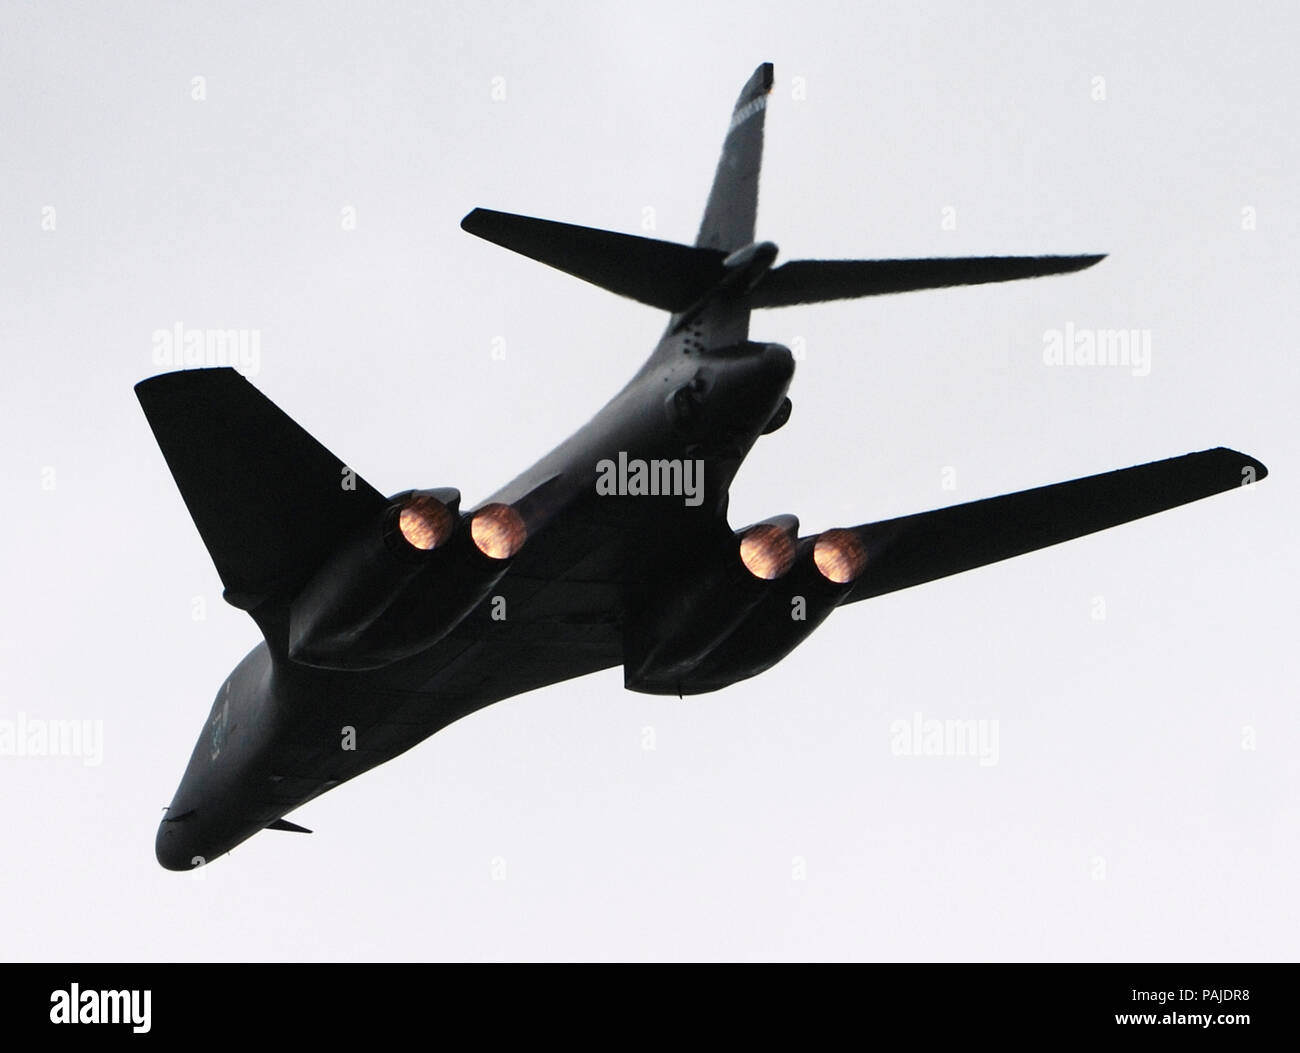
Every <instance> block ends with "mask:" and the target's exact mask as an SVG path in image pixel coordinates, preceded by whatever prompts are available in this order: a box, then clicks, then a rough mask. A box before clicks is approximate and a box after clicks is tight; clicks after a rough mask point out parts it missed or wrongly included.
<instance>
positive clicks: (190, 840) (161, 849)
mask: <svg viewBox="0 0 1300 1053" xmlns="http://www.w3.org/2000/svg"><path fill="white" fill-rule="evenodd" d="M154 855H155V856H157V857H158V862H159V863H160V864H161V865H162V866H163V867H164V868H165V869H167V870H193V869H194V868H195V867H196V866H201V865H202V864H201V863H196V862H195V859H197V858H199V856H198V853H197V852H195V851H194V836H193V821H192V819H190V818H186V819H171V820H168V819H164V820H163V821H162V822H161V823H159V824H158V836H157V837H156V838H155V839H154Z"/></svg>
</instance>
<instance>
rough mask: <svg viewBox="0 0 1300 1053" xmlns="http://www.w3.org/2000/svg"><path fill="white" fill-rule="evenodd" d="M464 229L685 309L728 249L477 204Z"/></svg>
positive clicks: (656, 303)
mask: <svg viewBox="0 0 1300 1053" xmlns="http://www.w3.org/2000/svg"><path fill="white" fill-rule="evenodd" d="M460 226H461V229H462V230H465V231H468V232H469V233H470V234H473V235H475V236H477V237H480V238H483V239H485V240H486V241H490V242H492V243H493V244H494V245H500V246H501V247H502V248H507V249H511V250H512V251H514V252H518V253H519V254H521V255H523V256H527V257H528V258H529V259H533V260H537V262H538V263H545V264H546V265H547V266H549V267H554V268H556V269H557V270H561V271H564V273H565V274H571V275H573V276H574V277H575V278H581V279H582V280H583V281H585V282H591V284H592V285H599V286H600V287H601V288H602V289H607V290H609V291H610V292H612V293H617V294H618V295H619V296H627V297H629V298H631V299H633V300H636V301H638V302H639V303H644V304H649V305H650V306H651V307H658V308H659V309H660V310H663V311H672V312H674V313H675V312H678V311H684V310H685V309H686V308H688V307H690V306H691V305H692V304H693V303H695V301H696V300H698V299H699V298H700V297H701V296H703V295H704V294H705V293H706V292H708V290H709V289H711V288H712V287H713V286H714V285H716V284H717V282H718V281H719V280H720V279H721V278H722V277H723V275H724V274H725V268H724V267H723V265H722V261H723V259H724V258H725V256H726V253H724V252H720V251H717V250H715V249H700V248H692V247H691V246H689V245H678V244H677V243H675V242H671V241H657V240H655V239H654V238H642V237H638V236H637V235H635V234H616V233H614V232H613V231H608V230H597V229H595V228H594V227H578V226H574V225H573V224H572V223H556V222H555V221H553V220H549V219H533V218H531V217H529V216H515V215H511V214H510V213H508V212H493V211H491V210H490V209H486V208H476V209H475V210H474V211H473V212H471V213H470V214H469V215H468V216H466V217H465V218H464V219H462V220H461V221H460Z"/></svg>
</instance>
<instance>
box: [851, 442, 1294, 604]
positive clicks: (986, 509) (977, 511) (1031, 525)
mask: <svg viewBox="0 0 1300 1053" xmlns="http://www.w3.org/2000/svg"><path fill="white" fill-rule="evenodd" d="M1267 474H1268V469H1267V468H1265V467H1264V465H1262V464H1261V463H1260V462H1259V461H1257V460H1255V459H1254V458H1253V457H1249V456H1247V455H1246V454H1244V453H1238V452H1237V451H1236V450H1228V449H1224V448H1223V447H1219V448H1218V449H1214V450H1205V451H1203V452H1201V453H1189V454H1186V455H1184V456H1182V457H1171V458H1169V459H1168V460H1165V461H1154V462H1152V463H1151V464H1142V465H1138V466H1137V467H1135V468H1124V469H1121V470H1119V471H1115V472H1105V473H1103V474H1101V475H1092V476H1089V477H1087V478H1086V479H1075V480H1074V481H1072V482H1068V483H1055V484H1053V485H1051V486H1040V487H1038V488H1037V489H1034V490H1023V491H1021V492H1020V493H1015V494H1007V495H1005V496H1003V497H991V498H988V499H987V500H984V501H972V502H970V503H969V504H964V505H954V506H953V507H951V508H941V509H938V510H937V511H934V512H922V513H920V514H918V515H911V516H903V517H902V518H901V519H890V520H886V521H885V522H881V523H870V524H868V525H866V526H860V527H856V528H855V533H856V534H857V535H858V538H859V539H860V540H861V541H862V543H863V545H864V546H865V548H866V554H867V565H866V569H865V570H864V571H863V572H862V576H861V577H860V578H858V579H857V581H856V582H855V583H854V585H853V590H852V592H851V593H850V594H849V596H848V601H849V602H853V601H855V600H865V599H867V598H869V597H871V596H880V595H882V594H884V593H887V592H894V591H896V590H898V589H906V588H910V587H911V586H913V585H920V584H921V583H922V582H926V581H933V580H934V579H936V578H943V577H947V576H948V575H949V574H957V573H959V572H960V571H963V570H971V569H973V568H975V567H982V566H985V565H986V564H989V563H996V562H998V561H999V560H1003V559H1010V558H1011V557H1012V556H1019V555H1022V554H1023V553H1026V552H1032V551H1034V550H1035V549H1040V548H1047V547H1048V546H1049V545H1055V544H1059V543H1060V542H1062V541H1070V540H1072V539H1073V538H1077V537H1082V536H1083V535H1085V534H1091V533H1094V532H1095V531H1098V530H1105V529H1107V528H1108V527H1113V526H1118V525H1119V524H1120V523H1127V522H1129V521H1131V520H1134V519H1141V518H1142V517H1143V516H1149V515H1153V514H1154V513H1156V512H1162V511H1164V510H1165V509H1167V508H1175V507H1177V506H1178V505H1185V504H1187V503H1188V502H1190V501H1196V500H1199V499H1200V498H1202V497H1209V496H1210V495H1211V494H1217V493H1221V492H1223V491H1226V490H1233V489H1236V488H1237V487H1239V486H1244V485H1248V484H1250V483H1254V482H1258V481H1259V480H1261V479H1263V478H1264V477H1265V476H1266V475H1267Z"/></svg>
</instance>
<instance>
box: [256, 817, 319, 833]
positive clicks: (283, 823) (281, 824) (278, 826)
mask: <svg viewBox="0 0 1300 1053" xmlns="http://www.w3.org/2000/svg"><path fill="white" fill-rule="evenodd" d="M266 829H267V830H287V831H288V832H289V833H291V834H309V833H311V831H310V830H308V829H307V828H306V827H305V826H299V825H298V824H297V823H291V822H289V820H288V819H277V820H276V821H275V822H273V823H267V825H266Z"/></svg>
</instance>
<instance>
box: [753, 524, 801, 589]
mask: <svg viewBox="0 0 1300 1053" xmlns="http://www.w3.org/2000/svg"><path fill="white" fill-rule="evenodd" d="M740 562H741V563H743V564H744V565H745V569H746V570H747V571H749V572H750V573H751V574H752V575H754V577H756V578H760V579H762V580H763V581H773V580H775V579H776V578H779V577H780V576H781V575H782V574H784V573H785V572H786V571H787V570H789V569H790V566H791V564H793V563H794V539H793V538H791V537H790V535H789V533H787V532H786V531H784V530H782V529H781V528H780V527H779V526H774V525H773V524H771V523H759V525H758V526H756V527H754V528H753V529H752V530H750V531H748V532H746V534H745V536H744V537H743V538H741V539H740Z"/></svg>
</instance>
